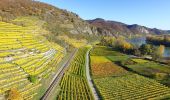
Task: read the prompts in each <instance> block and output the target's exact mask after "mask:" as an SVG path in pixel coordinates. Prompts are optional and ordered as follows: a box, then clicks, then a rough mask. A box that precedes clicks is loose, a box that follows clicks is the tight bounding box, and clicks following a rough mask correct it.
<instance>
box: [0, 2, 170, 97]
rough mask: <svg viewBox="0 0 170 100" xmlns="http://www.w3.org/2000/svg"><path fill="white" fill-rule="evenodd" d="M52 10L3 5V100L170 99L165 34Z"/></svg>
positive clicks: (32, 4)
mask: <svg viewBox="0 0 170 100" xmlns="http://www.w3.org/2000/svg"><path fill="white" fill-rule="evenodd" d="M49 1H51V0H49ZM49 1H48V2H49ZM51 2H52V1H51ZM53 2H54V1H53ZM55 2H57V1H55ZM61 2H63V1H61ZM77 2H78V1H77ZM91 2H92V1H91ZM98 2H99V1H98ZM98 2H95V4H96V3H98ZM57 3H58V2H57ZM57 3H56V4H57ZM52 4H54V5H52ZM56 4H55V3H49V4H47V3H45V2H43V1H40V0H0V100H170V59H169V58H170V47H169V43H170V38H169V33H170V31H169V30H165V29H158V28H149V27H147V26H144V25H138V24H126V23H123V22H119V21H113V20H106V19H102V18H97V17H96V18H94V19H92V18H93V17H91V19H89V20H85V19H83V18H81V17H80V16H79V15H78V14H76V13H74V12H72V11H68V10H67V9H60V8H57V7H56ZM96 6H98V5H96ZM89 7H90V4H89ZM121 7H123V6H121ZM94 8H95V7H94ZM100 8H101V7H100ZM77 9H78V8H77ZM103 9H104V8H103ZM119 9H120V8H119ZM126 9H127V8H126ZM78 10H79V9H78ZM99 11H100V10H99ZM88 12H89V11H88ZM101 12H102V10H101ZM83 13H85V12H83ZM93 13H94V12H93ZM96 13H97V12H96ZM100 14H101V13H100ZM86 15H88V16H92V15H93V14H90V13H89V14H86ZM103 15H104V14H103ZM115 15H117V14H115ZM81 16H82V15H81ZM112 17H113V16H112ZM131 17H132V16H131ZM122 19H123V18H122ZM129 19H130V18H129ZM138 20H140V19H138Z"/></svg>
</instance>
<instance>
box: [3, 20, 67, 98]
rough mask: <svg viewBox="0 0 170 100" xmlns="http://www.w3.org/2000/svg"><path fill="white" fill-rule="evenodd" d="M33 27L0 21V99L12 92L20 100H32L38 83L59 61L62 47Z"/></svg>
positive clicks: (63, 52) (40, 84) (61, 55)
mask: <svg viewBox="0 0 170 100" xmlns="http://www.w3.org/2000/svg"><path fill="white" fill-rule="evenodd" d="M23 20H27V19H23ZM31 22H32V23H34V20H33V21H31V20H30V23H31ZM30 23H29V24H30ZM37 28H38V26H37V27H34V28H33V27H32V26H29V27H26V26H25V27H23V26H19V25H14V24H11V23H6V22H0V40H1V41H0V66H1V67H0V98H3V99H7V98H8V95H9V93H10V91H11V89H16V90H17V91H18V92H19V94H21V97H22V98H23V99H24V100H27V99H34V97H35V96H36V95H37V94H39V89H40V88H41V87H42V83H41V82H42V80H43V79H46V78H48V77H49V76H50V75H51V73H52V71H53V70H54V69H56V68H57V66H56V65H57V64H58V63H59V62H60V61H61V60H62V58H63V56H64V54H65V50H64V48H62V47H61V46H59V45H57V44H53V43H51V42H49V41H48V40H47V39H46V38H45V37H43V36H42V35H41V34H39V32H38V31H39V28H38V29H37ZM36 29H37V30H36ZM6 97H7V98H6Z"/></svg>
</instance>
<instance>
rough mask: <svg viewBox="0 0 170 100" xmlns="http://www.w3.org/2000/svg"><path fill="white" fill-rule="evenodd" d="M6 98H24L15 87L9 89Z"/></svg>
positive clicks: (14, 99)
mask: <svg viewBox="0 0 170 100" xmlns="http://www.w3.org/2000/svg"><path fill="white" fill-rule="evenodd" d="M7 100H24V99H23V97H22V95H21V94H20V93H19V91H18V90H17V89H11V90H10V91H9V95H8V99H7Z"/></svg>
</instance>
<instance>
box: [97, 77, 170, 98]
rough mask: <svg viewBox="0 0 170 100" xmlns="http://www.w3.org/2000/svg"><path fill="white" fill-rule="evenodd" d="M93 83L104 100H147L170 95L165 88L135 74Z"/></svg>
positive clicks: (169, 90) (103, 79)
mask: <svg viewBox="0 0 170 100" xmlns="http://www.w3.org/2000/svg"><path fill="white" fill-rule="evenodd" d="M94 81H95V84H96V85H97V87H98V89H99V91H100V93H101V94H102V97H103V99H106V100H149V99H151V98H153V99H154V98H158V97H163V96H167V95H170V89H169V88H167V87H166V86H164V85H162V84H160V83H158V82H156V81H154V80H151V79H148V78H145V77H143V76H140V75H137V74H129V75H125V76H122V77H115V78H113V77H105V78H100V79H95V80H94Z"/></svg>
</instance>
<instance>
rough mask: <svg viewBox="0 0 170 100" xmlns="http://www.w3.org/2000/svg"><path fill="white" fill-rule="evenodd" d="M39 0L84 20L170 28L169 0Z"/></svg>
mask: <svg viewBox="0 0 170 100" xmlns="http://www.w3.org/2000/svg"><path fill="white" fill-rule="evenodd" d="M38 1H41V2H45V3H48V4H51V5H53V6H56V7H58V8H61V9H66V10H68V11H71V12H74V13H76V14H78V15H79V16H80V17H81V18H82V19H84V20H92V19H96V18H102V19H105V20H111V21H117V22H122V23H125V24H129V25H132V24H138V25H141V26H146V27H149V28H157V29H162V30H170V23H169V22H168V18H170V13H168V12H167V11H168V9H169V10H170V6H168V5H169V4H170V1H167V0H161V1H160V0H138V1H136V0H126V1H124V0H114V1H111V0H107V1H95V0H93V1H90V0H86V1H82V0H80V1H67V0H57V1H56V0H38ZM94 5H95V6H94ZM103 5H104V6H103ZM132 5H133V6H132ZM160 20H161V21H160Z"/></svg>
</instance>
